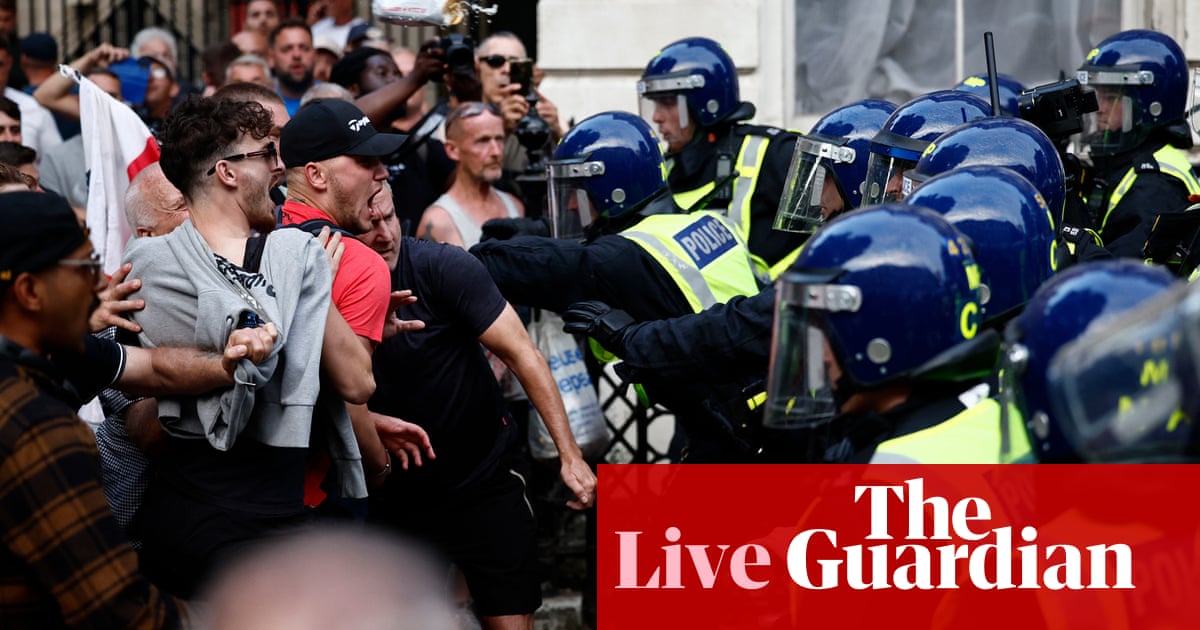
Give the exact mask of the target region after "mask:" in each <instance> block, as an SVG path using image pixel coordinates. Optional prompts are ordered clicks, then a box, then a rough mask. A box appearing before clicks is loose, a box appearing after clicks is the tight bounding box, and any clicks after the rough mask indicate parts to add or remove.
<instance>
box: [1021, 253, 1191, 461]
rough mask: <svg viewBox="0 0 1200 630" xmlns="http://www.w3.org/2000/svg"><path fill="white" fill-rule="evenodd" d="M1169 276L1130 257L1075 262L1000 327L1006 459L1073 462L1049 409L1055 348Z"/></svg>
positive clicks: (1160, 287)
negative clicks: (1083, 262)
mask: <svg viewBox="0 0 1200 630" xmlns="http://www.w3.org/2000/svg"><path fill="white" fill-rule="evenodd" d="M1174 280H1175V279H1174V277H1173V276H1172V275H1171V274H1170V273H1168V272H1167V271H1165V270H1164V269H1163V268H1161V267H1157V266H1148V265H1144V264H1142V263H1140V262H1135V261H1130V260H1107V261H1095V262H1089V263H1085V264H1080V265H1076V266H1074V267H1072V268H1071V269H1068V270H1067V271H1064V272H1063V273H1061V274H1058V275H1057V276H1055V277H1054V278H1052V279H1051V280H1050V281H1048V282H1046V283H1045V284H1043V285H1042V287H1041V288H1040V289H1038V291H1037V293H1035V294H1034V296H1033V299H1031V300H1030V301H1029V304H1028V305H1027V306H1026V307H1025V310H1024V311H1023V312H1022V313H1021V315H1019V316H1018V317H1017V318H1016V319H1014V320H1012V321H1011V322H1010V323H1009V324H1008V326H1007V328H1006V329H1005V334H1004V336H1005V349H1004V358H1003V361H1002V368H1001V374H1002V377H1001V384H1000V389H1001V398H1002V404H1001V409H1002V410H1003V412H1004V426H1003V428H1002V431H1003V433H1004V434H1005V435H1006V436H1008V437H1009V438H1010V440H1009V442H1008V444H1006V446H1007V452H1004V453H1002V454H1001V455H1002V457H1003V458H1004V459H1005V460H1014V459H1015V460H1020V459H1021V458H1022V456H1023V455H1024V454H1025V453H1023V451H1026V449H1032V450H1031V451H1030V452H1029V454H1030V455H1032V458H1033V459H1035V460H1036V461H1040V462H1050V463H1071V462H1078V461H1080V452H1079V451H1078V449H1077V446H1076V445H1073V444H1072V441H1071V440H1070V439H1069V437H1068V434H1067V433H1066V432H1065V428H1066V425H1065V424H1064V423H1062V422H1060V419H1059V418H1058V417H1057V416H1056V415H1055V410H1054V408H1053V407H1052V405H1051V399H1050V396H1049V393H1048V390H1047V382H1048V380H1047V379H1048V377H1047V370H1048V367H1049V365H1050V362H1051V359H1052V358H1053V357H1054V354H1055V353H1056V352H1057V351H1058V349H1059V348H1061V347H1063V346H1064V345H1065V344H1067V343H1069V342H1071V341H1073V340H1074V339H1076V338H1078V337H1080V336H1081V335H1083V334H1084V332H1085V331H1086V330H1087V329H1088V327H1089V326H1090V325H1091V324H1092V323H1093V322H1097V323H1098V322H1099V321H1101V320H1102V319H1104V318H1111V317H1112V316H1114V315H1117V314H1119V313H1124V312H1126V311H1129V310H1131V309H1133V308H1136V307H1138V306H1139V305H1142V304H1145V303H1146V302H1147V301H1149V300H1151V299H1153V298H1154V297H1156V296H1159V295H1161V294H1162V293H1164V292H1165V291H1167V290H1168V289H1169V288H1170V287H1171V286H1172V284H1173V283H1174Z"/></svg>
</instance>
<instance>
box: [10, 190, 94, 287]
mask: <svg viewBox="0 0 1200 630" xmlns="http://www.w3.org/2000/svg"><path fill="white" fill-rule="evenodd" d="M0 225H3V226H4V229H3V230H0V282H10V281H12V279H13V278H16V277H17V276H18V275H20V274H22V273H24V272H30V273H36V272H38V271H42V270H44V269H49V268H50V267H53V266H54V265H55V264H56V263H57V262H58V261H59V260H62V259H63V257H65V256H67V255H68V254H70V253H71V252H73V251H75V250H76V249H78V248H79V246H80V245H83V244H84V242H86V241H87V238H88V236H87V231H86V230H84V229H83V227H82V226H81V225H79V219H78V218H77V217H76V216H75V211H74V210H72V209H71V205H70V204H68V203H67V200H66V199H63V198H62V197H60V196H58V195H56V194H54V193H48V192H35V191H24V190H22V191H17V192H7V193H0Z"/></svg>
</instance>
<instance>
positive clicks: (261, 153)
mask: <svg viewBox="0 0 1200 630" xmlns="http://www.w3.org/2000/svg"><path fill="white" fill-rule="evenodd" d="M277 154H278V151H276V150H275V143H274V142H270V143H268V144H267V146H265V147H263V148H261V149H259V150H258V151H251V152H249V153H239V154H237V155H230V156H227V157H223V158H220V159H218V160H217V162H221V161H225V162H236V161H237V160H252V159H254V158H261V157H265V158H270V159H272V160H274V159H275V156H276V155H277ZM217 162H213V165H212V168H210V169H208V172H207V173H205V174H206V175H212V174H213V173H215V172H217Z"/></svg>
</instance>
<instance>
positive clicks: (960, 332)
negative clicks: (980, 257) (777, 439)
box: [768, 204, 979, 402]
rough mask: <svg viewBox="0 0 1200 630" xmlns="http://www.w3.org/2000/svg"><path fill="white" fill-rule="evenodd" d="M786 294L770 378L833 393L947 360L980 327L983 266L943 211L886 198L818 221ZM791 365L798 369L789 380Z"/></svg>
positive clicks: (806, 392) (911, 374)
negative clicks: (822, 222) (784, 315)
mask: <svg viewBox="0 0 1200 630" xmlns="http://www.w3.org/2000/svg"><path fill="white" fill-rule="evenodd" d="M777 300H778V301H779V302H780V303H781V306H780V307H779V308H780V309H783V310H786V311H788V312H789V315H788V322H787V329H788V330H790V333H791V334H790V336H789V337H790V338H787V339H785V338H784V336H785V333H784V332H782V331H778V330H777V334H776V339H775V344H774V350H773V352H774V353H775V355H776V356H775V357H773V360H772V369H773V370H775V374H774V375H773V376H771V377H770V380H769V382H768V383H769V387H770V386H772V385H773V386H774V387H775V390H776V391H777V392H781V391H788V390H789V388H792V389H791V391H795V392H797V393H796V395H797V396H801V397H804V396H814V397H815V395H816V393H817V392H822V391H825V392H830V393H829V396H832V395H833V393H834V391H836V390H838V389H842V388H843V387H844V388H846V389H847V390H854V389H859V388H870V387H877V386H881V385H884V384H887V383H889V382H892V381H895V380H898V379H903V378H911V379H916V378H919V377H921V376H923V375H926V374H928V373H930V372H931V371H932V370H933V369H934V368H936V367H941V366H942V364H941V363H940V362H939V361H940V360H941V359H942V358H943V357H944V356H946V353H947V352H948V351H950V350H951V349H952V348H954V347H956V346H958V345H959V344H961V343H963V342H965V341H968V340H971V339H973V338H974V337H975V335H976V332H977V331H978V325H979V269H978V267H977V266H976V264H975V258H974V256H973V255H972V253H971V245H970V241H969V239H967V238H966V237H965V236H963V234H962V233H960V232H959V231H958V230H956V229H955V228H954V227H953V226H952V225H950V223H949V222H947V221H946V219H945V218H943V217H942V216H941V215H938V214H936V213H934V212H933V211H931V210H927V209H924V208H914V207H911V206H907V205H903V204H885V205H882V206H876V207H870V208H863V209H860V210H855V211H853V212H848V213H846V214H844V215H842V216H841V217H838V218H837V219H834V220H833V221H831V222H829V224H827V225H826V226H825V227H823V228H821V229H820V230H818V231H817V232H816V233H815V234H814V235H813V237H812V238H811V239H810V240H809V241H808V243H806V244H805V246H804V249H803V250H802V251H801V252H800V255H799V257H798V258H797V259H796V261H795V263H794V264H793V265H792V267H791V268H790V269H789V270H788V272H787V273H785V274H784V275H783V276H782V277H781V280H780V287H779V289H778V294H777ZM778 317H780V316H779V315H777V318H778ZM778 327H779V324H777V328H778ZM827 351H828V353H829V354H828V355H827V354H826V352H827ZM789 355H790V356H789ZM827 356H828V357H829V358H830V360H827V359H826V357H827ZM788 365H790V366H792V367H791V368H788V367H786V366H788ZM776 366H779V369H776ZM789 369H790V370H791V372H792V374H791V376H795V377H796V378H794V379H793V380H792V381H790V382H785V381H786V380H787V379H786V378H784V377H785V376H788V371H789ZM796 370H799V371H800V372H801V374H799V375H795V374H794V372H795V371H796ZM796 387H799V389H795V388H796ZM831 390H832V391H831ZM780 400H781V399H780V398H779V397H777V398H776V402H779V401H780Z"/></svg>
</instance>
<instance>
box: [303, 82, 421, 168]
mask: <svg viewBox="0 0 1200 630" xmlns="http://www.w3.org/2000/svg"><path fill="white" fill-rule="evenodd" d="M406 139H408V136H405V135H402V134H398V133H379V132H378V131H376V130H375V127H374V126H373V125H372V124H371V120H370V119H369V118H367V115H366V114H364V113H363V112H362V110H361V109H359V108H358V107H355V105H354V104H353V103H350V102H348V101H343V100H341V99H336V98H328V99H317V100H314V101H310V102H309V103H308V104H306V105H305V106H304V107H301V108H300V109H299V111H297V112H296V115H295V116H292V119H291V121H289V122H288V124H286V125H284V127H283V131H282V132H281V133H280V134H279V157H280V158H281V159H283V165H284V166H285V167H287V168H292V167H294V166H304V165H305V164H308V163H309V162H320V161H322V160H328V159H329V158H334V157H338V156H339V155H352V156H369V157H383V156H385V155H391V154H392V153H394V152H395V151H396V149H399V148H400V145H402V144H404V141H405V140H406Z"/></svg>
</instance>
